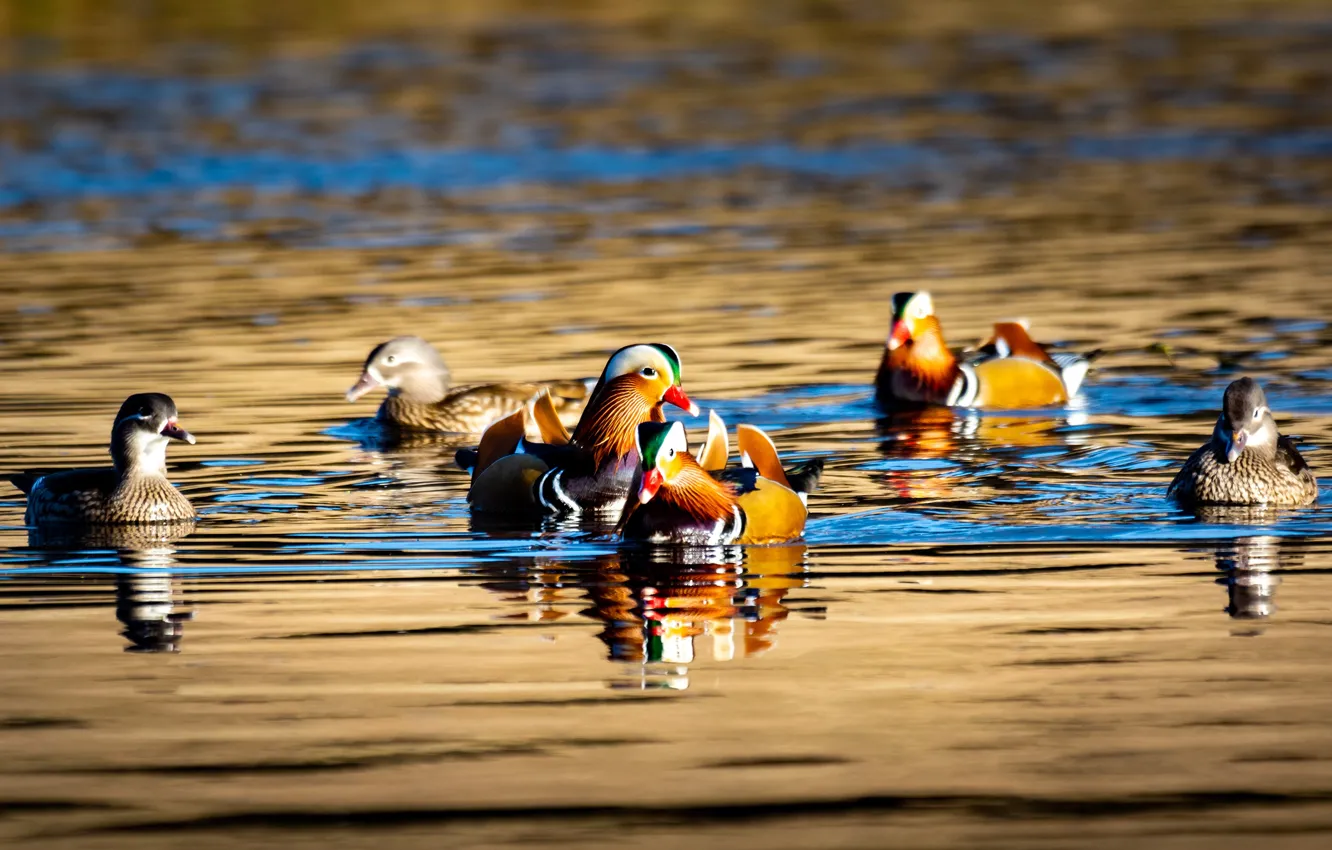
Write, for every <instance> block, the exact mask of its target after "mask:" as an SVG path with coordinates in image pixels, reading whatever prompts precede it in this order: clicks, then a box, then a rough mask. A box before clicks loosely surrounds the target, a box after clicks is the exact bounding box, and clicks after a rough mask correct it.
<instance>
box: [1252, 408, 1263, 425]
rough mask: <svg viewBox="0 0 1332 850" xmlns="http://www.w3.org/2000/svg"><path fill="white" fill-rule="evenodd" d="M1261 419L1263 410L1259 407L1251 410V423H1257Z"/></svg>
mask: <svg viewBox="0 0 1332 850" xmlns="http://www.w3.org/2000/svg"><path fill="white" fill-rule="evenodd" d="M1262 418H1263V409H1262V408H1261V407H1256V408H1254V410H1253V421H1255V422H1257V421H1258V420H1259V419H1262Z"/></svg>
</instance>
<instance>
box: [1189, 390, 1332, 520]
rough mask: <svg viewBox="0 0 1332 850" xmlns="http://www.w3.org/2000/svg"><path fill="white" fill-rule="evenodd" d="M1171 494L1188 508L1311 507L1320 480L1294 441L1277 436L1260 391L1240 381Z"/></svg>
mask: <svg viewBox="0 0 1332 850" xmlns="http://www.w3.org/2000/svg"><path fill="white" fill-rule="evenodd" d="M1167 495H1169V496H1170V497H1171V498H1173V499H1176V500H1178V501H1179V502H1181V503H1183V504H1185V505H1281V506H1298V505H1311V504H1313V503H1314V502H1316V501H1317V500H1318V481H1317V480H1316V479H1315V478H1314V474H1313V471H1312V470H1310V469H1309V465H1308V464H1307V463H1305V461H1304V458H1303V457H1301V456H1300V453H1299V450H1298V449H1296V447H1295V443H1294V441H1293V440H1291V439H1290V438H1288V437H1283V436H1281V435H1280V434H1278V433H1277V430H1276V423H1275V421H1274V420H1273V418H1272V414H1271V411H1270V410H1269V409H1268V408H1267V398H1266V396H1264V395H1263V391H1262V389H1261V388H1260V387H1259V386H1258V384H1256V383H1255V382H1254V381H1253V380H1252V379H1250V378H1241V379H1240V380H1238V381H1235V382H1234V383H1232V384H1231V385H1230V386H1229V387H1227V388H1226V394H1225V398H1224V400H1223V402H1222V410H1221V414H1220V416H1219V417H1218V419H1217V424H1216V428H1215V430H1214V431H1213V433H1212V439H1211V440H1209V441H1208V442H1207V444H1206V445H1204V446H1202V447H1201V448H1199V449H1198V450H1197V451H1195V452H1194V453H1193V454H1192V455H1190V456H1189V459H1188V460H1187V461H1185V463H1184V466H1183V468H1182V469H1180V471H1179V472H1178V474H1176V475H1175V479H1174V480H1173V481H1172V482H1170V488H1169V490H1167Z"/></svg>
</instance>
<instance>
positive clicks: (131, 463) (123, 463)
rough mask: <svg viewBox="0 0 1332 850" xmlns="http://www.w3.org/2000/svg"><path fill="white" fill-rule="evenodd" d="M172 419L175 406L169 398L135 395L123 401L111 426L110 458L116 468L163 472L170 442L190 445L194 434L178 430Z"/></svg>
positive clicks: (192, 442) (159, 394) (156, 394)
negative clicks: (176, 441)
mask: <svg viewBox="0 0 1332 850" xmlns="http://www.w3.org/2000/svg"><path fill="white" fill-rule="evenodd" d="M176 418H177V413H176V403H175V402H174V401H172V400H171V396H169V395H164V394H162V393H136V394H135V395H132V396H130V397H129V398H127V399H125V403H124V404H122V405H120V412H118V413H117V414H116V422H115V424H114V425H113V426H112V427H111V458H112V460H113V461H115V465H116V469H119V470H122V471H123V470H125V469H127V468H131V467H133V468H135V469H138V470H141V471H144V472H164V471H165V470H166V447H167V443H168V442H169V441H170V440H180V441H182V442H186V443H190V444H191V445H193V444H194V435H193V434H191V433H190V432H189V431H186V430H185V429H184V428H182V427H180V423H179V422H178V421H177V419H176Z"/></svg>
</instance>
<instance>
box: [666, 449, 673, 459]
mask: <svg viewBox="0 0 1332 850" xmlns="http://www.w3.org/2000/svg"><path fill="white" fill-rule="evenodd" d="M666 459H667V460H674V459H675V449H667V450H666Z"/></svg>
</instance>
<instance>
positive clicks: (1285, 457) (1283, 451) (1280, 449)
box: [1277, 436, 1313, 475]
mask: <svg viewBox="0 0 1332 850" xmlns="http://www.w3.org/2000/svg"><path fill="white" fill-rule="evenodd" d="M1277 461H1278V462H1280V463H1281V464H1283V465H1285V467H1286V468H1287V469H1289V470H1290V471H1291V472H1293V473H1295V474H1296V475H1301V474H1303V473H1305V472H1308V474H1309V475H1313V473H1312V472H1311V471H1309V464H1308V463H1307V462H1306V461H1305V459H1304V455H1302V454H1300V450H1299V449H1298V448H1296V447H1295V441H1294V440H1292V439H1291V438H1290V437H1285V436H1282V437H1277Z"/></svg>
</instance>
